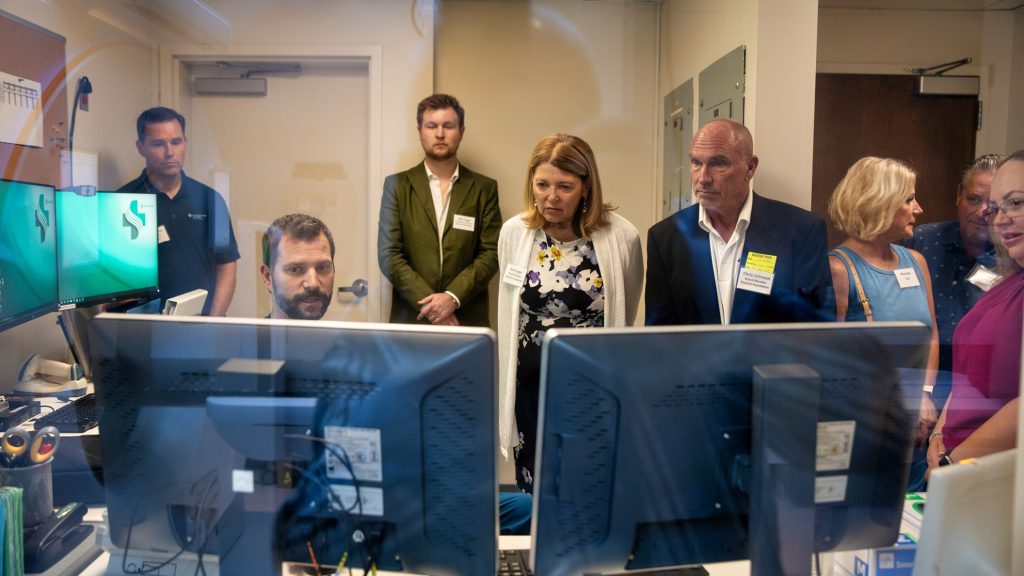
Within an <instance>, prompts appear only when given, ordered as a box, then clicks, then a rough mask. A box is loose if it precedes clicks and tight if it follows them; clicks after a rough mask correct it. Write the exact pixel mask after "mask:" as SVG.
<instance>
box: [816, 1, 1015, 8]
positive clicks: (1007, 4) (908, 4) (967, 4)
mask: <svg viewBox="0 0 1024 576" xmlns="http://www.w3.org/2000/svg"><path fill="white" fill-rule="evenodd" d="M818 6H819V7H823V8H859V9H869V10H1014V9H1017V8H1020V7H1021V6H1024V0H818Z"/></svg>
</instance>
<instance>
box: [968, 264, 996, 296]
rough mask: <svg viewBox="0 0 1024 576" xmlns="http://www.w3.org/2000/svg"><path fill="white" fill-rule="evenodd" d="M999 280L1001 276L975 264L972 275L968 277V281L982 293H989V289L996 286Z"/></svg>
mask: <svg viewBox="0 0 1024 576" xmlns="http://www.w3.org/2000/svg"><path fill="white" fill-rule="evenodd" d="M999 278H1000V276H999V274H996V273H995V272H994V271H992V270H990V269H989V268H987V267H985V266H982V265H981V264H975V265H974V268H973V269H972V270H971V272H970V274H968V275H967V281H968V282H970V283H971V284H974V285H975V286H977V287H978V288H981V290H982V292H988V290H989V288H991V287H993V286H995V284H996V282H997V281H999Z"/></svg>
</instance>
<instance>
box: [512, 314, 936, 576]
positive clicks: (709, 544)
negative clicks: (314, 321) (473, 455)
mask: <svg viewBox="0 0 1024 576" xmlns="http://www.w3.org/2000/svg"><path fill="white" fill-rule="evenodd" d="M929 336H930V331H929V330H928V328H926V327H924V326H923V325H920V324H917V323H898V324H893V323H882V322H876V323H860V324H791V325H782V324H778V325H772V324H766V325H745V326H699V327H659V328H643V329H614V330H613V329H595V330H568V331H567V330H553V331H549V332H548V334H547V336H546V338H545V341H544V344H543V353H542V368H541V399H540V413H541V416H542V417H541V423H540V427H539V430H538V437H539V446H538V459H537V470H536V479H535V492H534V511H533V530H532V538H533V550H532V554H533V556H532V561H533V563H534V571H535V573H537V574H545V575H549V576H562V575H569V574H573V575H578V574H602V573H620V572H624V571H629V570H640V569H649V568H656V567H664V566H677V565H687V564H699V563H712V562H720V561H729V560H738V559H744V558H748V557H752V556H754V555H755V546H754V545H753V544H752V542H754V541H756V539H757V535H758V533H759V532H758V531H759V530H761V531H763V532H761V533H762V534H767V533H769V532H770V530H771V528H772V527H771V526H757V525H754V524H753V523H752V522H751V521H750V515H751V514H752V513H753V510H752V508H753V507H755V506H757V505H759V504H760V505H764V504H767V503H772V502H777V503H778V507H779V509H780V510H781V509H791V508H793V507H790V506H787V504H786V502H787V500H792V501H793V502H796V503H797V504H798V506H796V508H799V504H800V503H801V502H802V504H803V508H804V511H805V512H806V511H808V510H809V512H810V515H809V516H810V521H809V522H808V524H811V523H813V524H812V525H808V526H804V527H801V526H794V525H789V526H786V528H787V529H788V530H787V531H785V532H783V534H781V535H778V536H779V538H780V539H781V540H782V541H781V542H778V543H776V545H775V547H776V548H777V549H778V550H783V551H784V550H786V549H788V548H787V547H786V546H784V544H786V542H785V538H787V537H800V536H801V535H803V536H805V537H807V538H810V537H811V535H812V534H813V538H814V541H813V549H814V550H818V551H826V550H834V549H856V548H867V547H873V546H877V545H882V544H885V543H891V542H892V541H894V540H895V538H896V536H897V532H898V527H899V523H900V513H901V510H902V505H903V493H904V487H905V486H906V481H907V473H908V472H907V465H908V463H909V462H910V460H911V447H912V438H911V432H912V430H913V429H915V423H916V413H917V410H918V405H919V402H920V397H921V384H922V382H921V378H922V373H921V371H920V370H918V369H920V368H923V367H924V366H925V358H926V352H927V350H926V346H925V343H926V342H927V340H928V337H929ZM794 365H795V366H797V367H799V368H800V369H799V370H795V371H794V370H793V367H794ZM780 366H782V367H784V369H785V370H786V371H788V372H790V375H789V376H788V378H789V379H790V381H788V382H782V383H781V384H780V383H777V382H774V383H773V382H769V381H770V380H772V379H773V378H774V377H773V376H772V375H771V373H772V372H773V371H778V370H775V369H776V368H778V367H780ZM755 367H757V368H759V370H758V372H759V373H761V377H755ZM901 368H905V369H903V370H901ZM811 371H813V372H811ZM793 372H795V373H796V376H795V377H794V376H793V374H792V373H793ZM814 373H816V374H817V376H818V377H820V384H819V383H817V381H816V380H814V378H815V376H814ZM808 381H811V382H812V386H810V387H808V386H807V382H808ZM756 382H767V383H768V386H765V387H763V388H760V387H759V385H757V386H756V385H755V384H756ZM776 384H777V385H776ZM801 388H802V390H803V392H800V393H798V394H793V392H794V389H801ZM759 389H761V390H762V391H763V394H762V396H761V397H757V394H758V390H759ZM755 400H757V401H758V402H760V401H762V400H763V401H765V402H767V403H768V404H772V403H774V405H773V406H772V410H775V409H776V408H778V404H781V405H782V411H783V414H781V415H780V414H779V413H778V412H772V414H766V413H761V412H759V411H758V409H757V408H754V407H753V406H754V402H755ZM787 411H788V413H786V412H787ZM776 418H777V419H776ZM800 422H802V424H801V425H802V426H803V428H802V431H801V432H799V433H794V431H795V429H794V428H792V426H794V425H796V424H798V423H800ZM752 427H753V428H752ZM753 430H760V431H765V432H767V433H768V434H767V435H768V436H769V437H771V436H773V435H774V436H775V437H776V438H777V437H778V436H779V435H781V436H782V437H783V439H784V442H782V443H781V446H782V448H781V451H783V452H784V451H788V450H790V448H789V446H791V447H794V448H802V452H801V451H799V450H797V452H798V456H799V457H802V458H803V459H804V461H805V462H808V463H809V464H808V468H809V469H807V470H799V469H794V468H793V467H788V466H784V465H785V464H786V462H785V459H784V458H782V457H780V454H779V453H777V452H776V451H775V447H777V446H778V445H777V444H776V445H774V446H773V445H771V444H770V443H768V444H766V443H764V442H763V438H761V437H755V435H754V434H753V433H752V431H753ZM769 439H770V438H769ZM815 440H817V446H815ZM759 446H769V447H770V448H769V449H762V450H761V451H760V452H759V449H758V447H759ZM815 449H817V453H815ZM816 456H817V459H816V458H815V457H816ZM766 460H767V461H768V463H769V466H768V467H765V466H762V465H761V464H759V463H763V462H765V461H766ZM759 466H761V467H760V468H759ZM815 468H816V469H817V471H816V472H815ZM765 470H767V471H768V474H767V476H768V477H770V478H773V479H774V480H781V486H780V485H779V483H778V482H776V484H775V485H773V486H765V485H762V484H767V482H763V483H761V484H759V483H758V482H759V478H761V477H762V472H764V471H765ZM801 473H802V474H803V476H801ZM773 474H774V476H772V475H773ZM787 474H788V475H789V477H791V478H792V480H793V481H792V482H788V481H787V480H788V479H787V476H786V475H787ZM801 482H802V483H803V484H801ZM800 485H802V486H803V487H804V491H803V492H801V491H799V490H797V487H798V486H800ZM759 489H760V492H759ZM779 489H781V491H782V494H781V496H782V497H779V496H780V495H779V494H775V493H772V494H766V493H767V492H771V491H772V490H779ZM787 491H789V492H791V493H790V494H788V497H787ZM752 493H754V494H761V496H760V497H757V496H755V497H754V498H753V499H752V498H751V494H752ZM764 516H765V515H761V516H759V518H763V517H764ZM807 516H808V515H807V514H806V513H805V514H804V518H805V519H806V518H807ZM764 523H765V524H768V522H764ZM784 525H785V524H784ZM809 547H810V543H808V554H807V556H806V557H805V558H803V559H802V561H804V562H806V563H804V564H802V566H801V568H803V572H804V573H806V572H807V571H808V570H809V569H810V566H811V557H812V554H811V551H810V548H809ZM752 560H753V558H752ZM755 567H756V566H755Z"/></svg>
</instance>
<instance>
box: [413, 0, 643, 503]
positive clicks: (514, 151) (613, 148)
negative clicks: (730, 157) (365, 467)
mask: <svg viewBox="0 0 1024 576" xmlns="http://www.w3.org/2000/svg"><path fill="white" fill-rule="evenodd" d="M657 38H658V27H657V7H656V6H652V5H634V4H631V3H628V2H624V3H614V2H605V3H580V2H576V3H565V2H530V3H526V2H522V3H520V2H516V3H508V2H488V1H484V0H476V1H474V0H458V1H452V0H445V1H444V2H442V4H441V8H440V11H439V13H438V28H437V47H436V52H435V54H436V58H437V60H436V64H435V67H436V72H435V79H436V81H435V87H436V89H437V91H439V92H449V93H451V94H454V95H455V96H456V97H457V98H459V101H460V103H462V105H463V107H464V108H465V109H466V136H465V139H464V140H463V144H462V147H461V149H460V153H459V156H460V159H461V160H462V161H463V162H465V163H466V165H468V166H470V167H472V168H473V169H475V170H478V171H480V172H482V173H484V174H487V175H488V176H491V177H492V178H495V179H496V180H497V181H498V187H499V196H500V203H501V213H502V216H503V217H504V218H505V219H508V218H510V217H512V216H513V215H515V214H517V213H519V212H520V211H521V210H522V208H523V204H522V202H523V195H524V185H525V179H526V165H527V162H528V161H529V158H530V153H531V152H532V150H533V147H534V146H535V145H536V143H537V141H538V140H540V139H541V138H543V137H544V136H547V135H549V134H552V133H555V132H566V133H570V134H574V135H576V136H580V137H581V138H583V139H584V140H586V141H587V142H588V143H589V144H590V145H591V147H592V148H593V149H594V154H595V155H596V157H597V163H598V169H599V170H600V175H601V182H602V188H603V190H604V194H605V199H606V200H607V201H610V202H612V203H614V204H616V205H618V206H619V214H621V215H622V216H623V217H625V218H626V219H628V220H629V221H631V222H632V223H633V224H634V225H635V226H636V227H637V229H638V230H639V231H640V233H641V235H642V236H644V237H646V232H647V229H648V228H649V227H650V226H651V224H653V223H654V219H655V204H656V203H655V189H656V185H655V157H656V154H657V148H656V146H655V133H656V130H655V124H656V122H657V116H656V109H657V108H656V107H657V106H660V105H659V104H658V98H657V94H656V90H655V85H656V82H657V78H656V75H657V66H656V62H657ZM413 125H414V123H413V118H412V117H409V128H410V129H412V128H413ZM499 276H500V272H499ZM496 287H497V278H495V279H494V280H493V281H492V282H491V294H492V295H494V296H493V297H492V299H491V300H492V301H491V321H492V324H494V323H496V319H495V317H494V316H495V309H496V303H497V302H496V300H497V296H496V294H497V292H496ZM638 318H640V319H641V322H642V318H643V310H642V308H641V310H640V312H639V313H638ZM500 481H501V482H502V483H504V484H514V483H515V474H514V471H513V468H512V466H511V464H508V463H503V465H502V466H501V468H500Z"/></svg>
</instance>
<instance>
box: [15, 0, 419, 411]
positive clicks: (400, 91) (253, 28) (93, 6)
mask: <svg viewBox="0 0 1024 576" xmlns="http://www.w3.org/2000/svg"><path fill="white" fill-rule="evenodd" d="M171 4H172V3H169V2H164V3H160V5H157V4H154V5H153V6H152V8H153V9H154V10H158V9H160V7H161V5H171ZM207 4H208V5H209V6H210V7H212V8H213V9H214V10H215V11H217V12H219V13H220V14H222V15H223V16H225V17H226V18H227V19H228V21H230V23H231V25H230V27H228V29H227V32H226V34H227V37H224V36H221V37H219V38H216V37H215V38H212V39H214V40H221V41H226V42H232V43H237V44H242V43H244V44H293V45H294V44H307V45H323V44H359V45H379V46H381V51H382V54H383V58H382V60H383V61H384V62H383V79H382V84H383V98H382V114H381V115H382V128H381V134H380V142H381V144H380V148H381V152H382V153H381V159H380V165H381V168H380V171H381V173H382V174H388V173H391V172H395V171H397V170H400V169H403V168H405V167H407V166H409V165H411V164H412V163H413V162H415V161H416V160H417V159H418V158H420V156H421V154H422V150H421V149H420V147H419V143H418V139H417V138H416V132H415V130H414V129H413V125H414V120H413V119H414V115H415V107H416V103H417V102H418V101H419V100H420V99H421V98H422V97H423V96H425V95H427V94H429V93H430V92H432V90H433V60H434V40H433V34H434V21H433V18H434V12H433V10H434V7H433V3H432V2H425V1H422V0H421V1H416V0H401V1H398V0H389V1H387V2H377V1H375V0H336V1H331V2H315V3H314V2H309V3H304V4H303V7H302V9H301V10H299V9H297V8H296V6H295V5H294V4H290V3H282V2H276V1H272V0H209V1H208V2H207ZM0 10H4V11H7V12H9V13H11V14H14V15H15V16H18V17H20V18H22V19H24V20H27V21H30V22H33V23H35V24H37V25H39V26H41V27H44V28H47V29H49V30H52V31H53V32H56V33H58V34H61V35H63V36H65V37H66V38H67V41H68V42H67V62H68V78H69V83H73V82H75V81H77V79H78V77H79V76H80V75H83V74H85V75H88V76H89V78H90V80H91V81H92V84H93V87H94V93H93V95H92V97H91V101H90V111H89V112H87V113H83V112H79V114H78V118H77V123H78V127H77V130H76V137H75V143H76V146H77V147H79V148H82V149H90V150H93V151H96V152H98V153H99V159H100V170H99V172H100V174H99V180H100V182H99V183H100V187H101V188H116V187H118V186H120V185H121V184H123V183H124V182H127V181H128V180H130V179H131V178H134V177H135V176H136V175H137V174H138V173H139V171H140V170H141V169H142V161H141V158H139V157H138V154H137V152H136V151H135V146H134V140H135V134H134V126H135V118H136V116H137V115H138V113H139V112H140V111H142V110H143V109H145V108H148V107H150V106H154V105H157V104H158V103H159V102H160V101H161V97H160V95H159V93H158V85H159V71H158V54H157V48H158V45H157V44H158V43H187V42H199V41H207V42H209V41H210V40H211V38H210V37H209V36H208V35H206V36H204V35H203V34H202V33H200V32H197V31H196V30H197V28H196V27H190V26H188V23H187V22H185V23H184V24H183V23H182V22H181V21H180V20H178V18H176V17H177V16H180V15H178V14H168V16H169V17H171V20H173V22H171V23H170V24H168V23H167V22H162V23H160V25H154V24H153V23H151V22H149V21H147V20H146V19H145V18H142V17H140V16H139V13H138V11H135V10H133V9H131V8H127V7H125V6H124V4H123V3H122V2H120V1H119V0H88V1H86V0H50V1H47V2H36V1H33V2H28V1H25V0H0ZM221 32H223V30H222V31H221ZM150 38H153V39H154V41H153V43H150V42H149V41H148V39H150ZM142 39H145V41H144V40H142ZM72 96H73V89H71V88H70V87H69V90H68V97H69V100H70V98H71V97H72ZM340 104H341V103H339V105H340ZM69 105H70V103H69ZM193 129H199V130H201V127H200V126H193V125H190V132H191V131H192V130H193ZM320 144H321V143H318V142H310V143H309V146H311V147H316V146H318V145H320ZM201 179H205V178H201ZM366 193H367V194H369V195H371V197H373V198H377V201H378V202H379V194H380V191H379V190H367V191H366ZM370 225H371V226H373V227H374V228H375V225H376V223H375V222H373V223H370ZM371 282H372V279H371ZM378 285H379V283H378ZM54 321H55V315H49V316H46V317H44V318H40V319H38V320H35V321H33V322H30V323H27V324H25V325H23V326H19V327H18V328H16V329H13V330H10V331H6V332H3V333H0V391H3V390H7V389H9V387H10V386H11V385H12V384H13V382H14V380H15V376H16V371H17V368H18V367H19V366H20V364H21V362H22V361H23V360H24V358H25V357H27V356H28V355H29V354H30V353H34V352H38V353H42V354H44V355H46V356H48V357H51V358H58V357H61V358H63V357H64V354H65V353H66V352H65V349H64V348H65V347H64V340H63V336H62V335H61V334H60V331H59V330H58V329H57V327H56V326H55V325H54Z"/></svg>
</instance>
